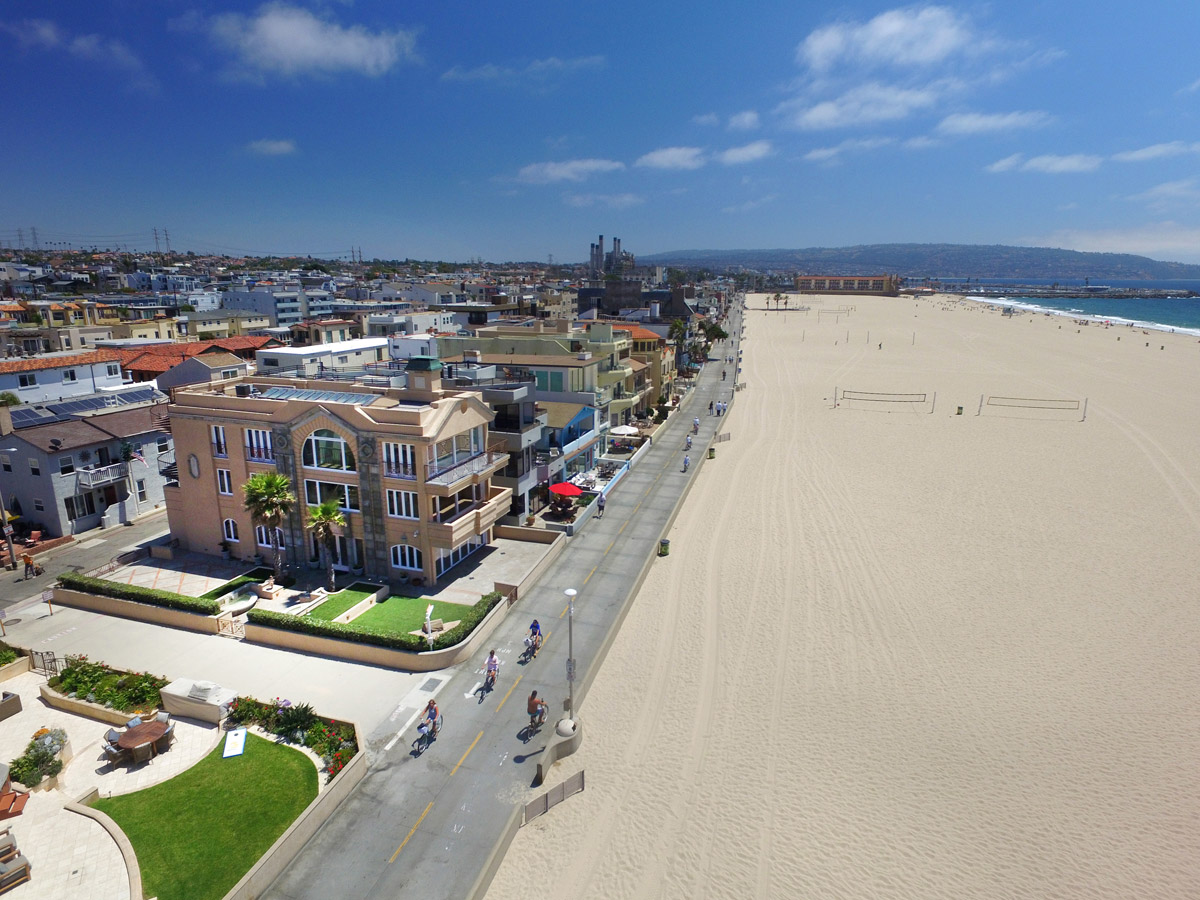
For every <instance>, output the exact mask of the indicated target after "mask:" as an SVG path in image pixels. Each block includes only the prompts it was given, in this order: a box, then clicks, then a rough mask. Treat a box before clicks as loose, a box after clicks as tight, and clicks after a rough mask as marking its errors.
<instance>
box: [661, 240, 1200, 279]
mask: <svg viewBox="0 0 1200 900" xmlns="http://www.w3.org/2000/svg"><path fill="white" fill-rule="evenodd" d="M638 262H639V263H641V264H643V265H657V266H680V267H689V268H707V269H713V270H716V271H723V270H727V269H753V270H756V271H759V272H765V271H776V272H807V273H810V274H815V275H858V274H876V273H889V274H891V273H894V274H897V275H902V276H904V277H906V278H941V279H954V278H961V279H966V278H984V279H987V278H1092V279H1096V278H1102V279H1103V278H1114V279H1117V278H1145V279H1148V280H1154V281H1162V280H1167V279H1171V278H1183V279H1200V266H1196V265H1187V264H1185V263H1174V262H1161V261H1159V260H1156V259H1150V258H1149V257H1145V256H1134V255H1133V254H1129V253H1080V252H1079V251H1076V250H1056V249H1053V248H1050V247H1005V246H1002V245H998V244H997V245H975V244H870V245H865V246H859V247H810V248H807V249H804V250H677V251H674V252H671V253H656V254H654V255H652V256H639V257H638Z"/></svg>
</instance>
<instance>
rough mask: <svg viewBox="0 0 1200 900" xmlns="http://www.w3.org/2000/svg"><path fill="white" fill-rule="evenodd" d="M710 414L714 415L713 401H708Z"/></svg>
mask: <svg viewBox="0 0 1200 900" xmlns="http://www.w3.org/2000/svg"><path fill="white" fill-rule="evenodd" d="M708 414H709V415H710V416H711V415H712V414H713V402H712V401H711V400H709V401H708Z"/></svg>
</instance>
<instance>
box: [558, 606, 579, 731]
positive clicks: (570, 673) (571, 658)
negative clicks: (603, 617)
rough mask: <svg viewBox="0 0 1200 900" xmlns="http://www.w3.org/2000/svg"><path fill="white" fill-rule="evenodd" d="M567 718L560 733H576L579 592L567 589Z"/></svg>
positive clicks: (560, 726) (559, 727) (561, 723)
mask: <svg viewBox="0 0 1200 900" xmlns="http://www.w3.org/2000/svg"><path fill="white" fill-rule="evenodd" d="M563 593H565V594H566V595H567V717H566V718H565V719H563V720H562V721H561V722H559V723H558V733H559V734H561V735H563V736H566V735H569V734H573V733H574V732H575V598H576V597H577V596H578V595H579V591H577V590H575V588H567V589H566V591H564V592H563Z"/></svg>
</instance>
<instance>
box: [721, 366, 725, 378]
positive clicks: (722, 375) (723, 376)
mask: <svg viewBox="0 0 1200 900" xmlns="http://www.w3.org/2000/svg"><path fill="white" fill-rule="evenodd" d="M721 380H722V381H724V380H725V370H724V369H722V370H721Z"/></svg>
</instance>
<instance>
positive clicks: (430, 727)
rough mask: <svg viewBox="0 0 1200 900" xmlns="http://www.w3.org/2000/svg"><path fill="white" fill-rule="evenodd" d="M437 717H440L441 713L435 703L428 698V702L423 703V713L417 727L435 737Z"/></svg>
mask: <svg viewBox="0 0 1200 900" xmlns="http://www.w3.org/2000/svg"><path fill="white" fill-rule="evenodd" d="M439 718H441V714H440V713H439V712H438V708H437V703H436V702H435V701H434V700H433V698H430V700H429V702H428V703H427V704H425V714H424V716H422V717H421V719H422V721H421V725H420V726H419V727H420V728H423V729H425V730H426V731H428V732H430V733H431V734H432V735H433V736H434V737H437V733H438V719H439Z"/></svg>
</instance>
